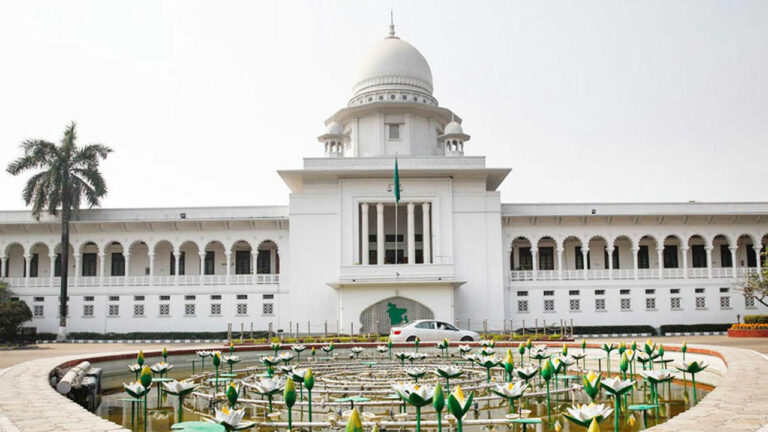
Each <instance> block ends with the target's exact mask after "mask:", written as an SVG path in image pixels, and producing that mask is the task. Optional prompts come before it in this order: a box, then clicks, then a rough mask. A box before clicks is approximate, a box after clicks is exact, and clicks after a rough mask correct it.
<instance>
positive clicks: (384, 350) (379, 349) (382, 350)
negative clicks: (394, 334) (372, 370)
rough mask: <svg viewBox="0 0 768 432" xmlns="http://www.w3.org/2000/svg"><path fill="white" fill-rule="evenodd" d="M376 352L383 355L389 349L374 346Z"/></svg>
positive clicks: (383, 346) (382, 346) (384, 346)
mask: <svg viewBox="0 0 768 432" xmlns="http://www.w3.org/2000/svg"><path fill="white" fill-rule="evenodd" d="M376 351H378V352H380V353H382V354H384V353H385V352H387V351H389V348H387V346H386V345H377V346H376Z"/></svg>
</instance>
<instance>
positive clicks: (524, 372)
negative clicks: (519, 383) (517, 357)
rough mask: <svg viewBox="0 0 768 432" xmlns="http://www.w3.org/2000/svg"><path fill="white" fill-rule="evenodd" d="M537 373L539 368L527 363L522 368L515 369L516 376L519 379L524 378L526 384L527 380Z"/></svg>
mask: <svg viewBox="0 0 768 432" xmlns="http://www.w3.org/2000/svg"><path fill="white" fill-rule="evenodd" d="M538 373H539V368H538V367H536V366H535V365H528V366H526V367H524V368H518V369H517V376H518V377H520V379H522V380H524V381H525V383H526V384H528V381H529V380H530V379H531V378H533V377H535V376H536V375H537V374H538Z"/></svg>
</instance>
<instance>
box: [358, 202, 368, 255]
mask: <svg viewBox="0 0 768 432" xmlns="http://www.w3.org/2000/svg"><path fill="white" fill-rule="evenodd" d="M360 218H361V219H362V220H361V222H362V223H361V225H362V227H361V230H360V245H361V246H362V247H361V248H360V255H362V256H361V257H360V262H361V263H362V264H363V265H368V264H369V263H368V203H362V204H360Z"/></svg>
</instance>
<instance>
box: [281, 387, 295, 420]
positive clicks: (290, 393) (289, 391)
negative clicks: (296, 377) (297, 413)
mask: <svg viewBox="0 0 768 432" xmlns="http://www.w3.org/2000/svg"><path fill="white" fill-rule="evenodd" d="M283 402H285V406H286V407H288V430H292V424H293V416H292V415H291V414H292V411H293V406H294V405H295V404H296V387H295V386H294V384H293V379H291V378H288V379H287V380H286V381H285V388H284V389H283Z"/></svg>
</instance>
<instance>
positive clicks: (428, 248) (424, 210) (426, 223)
mask: <svg viewBox="0 0 768 432" xmlns="http://www.w3.org/2000/svg"><path fill="white" fill-rule="evenodd" d="M421 216H422V218H421V226H422V230H421V238H422V241H421V244H423V245H424V264H432V230H431V227H430V225H431V224H430V217H429V216H430V214H429V203H424V204H422V205H421Z"/></svg>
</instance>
